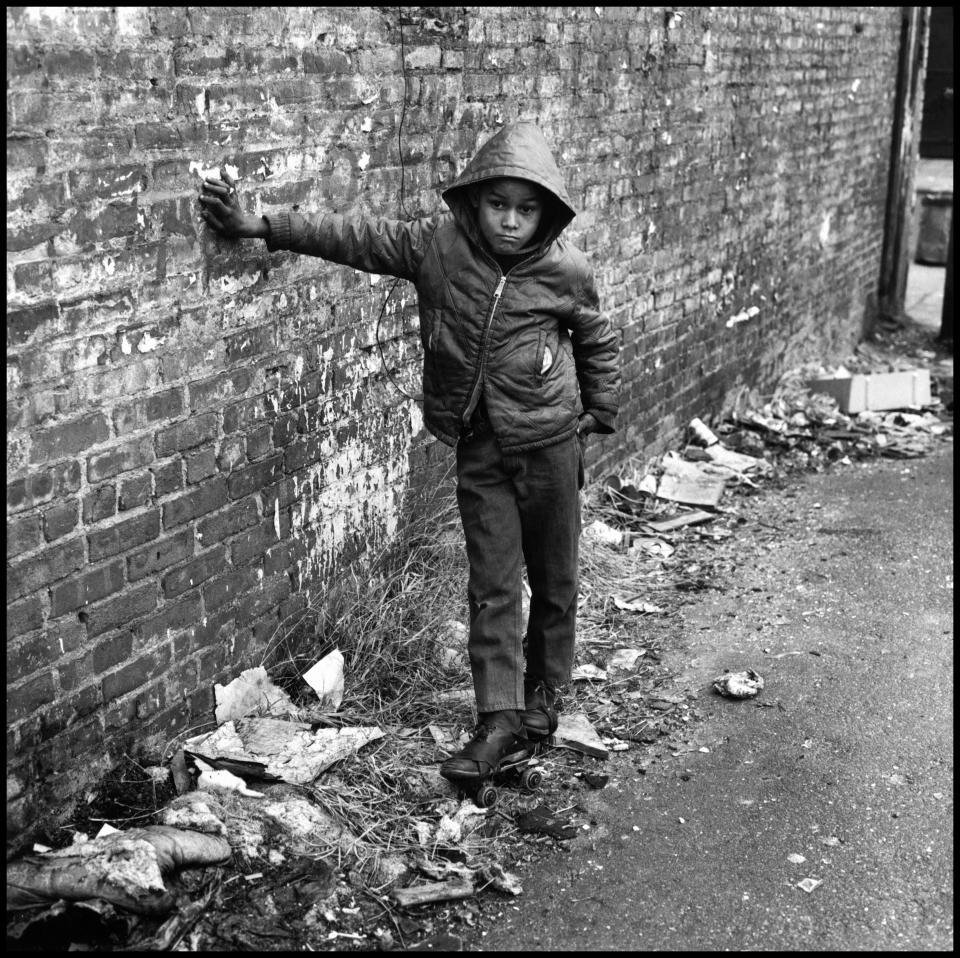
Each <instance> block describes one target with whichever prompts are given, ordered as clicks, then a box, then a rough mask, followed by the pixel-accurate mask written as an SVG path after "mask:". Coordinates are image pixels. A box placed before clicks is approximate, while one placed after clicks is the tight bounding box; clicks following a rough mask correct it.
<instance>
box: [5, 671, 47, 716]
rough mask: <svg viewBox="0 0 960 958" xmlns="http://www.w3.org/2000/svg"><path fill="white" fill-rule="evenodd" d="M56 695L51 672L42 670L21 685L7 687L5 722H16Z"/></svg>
mask: <svg viewBox="0 0 960 958" xmlns="http://www.w3.org/2000/svg"><path fill="white" fill-rule="evenodd" d="M55 695H56V689H55V688H54V684H53V674H52V673H51V672H44V673H42V674H41V675H38V676H36V677H35V678H32V679H29V680H28V681H26V682H24V683H22V684H21V685H13V686H8V687H7V723H8V724H9V723H10V722H18V721H20V719H23V718H26V717H27V716H28V715H30V714H31V713H33V712H36V711H37V709H39V708H41V707H42V706H44V705H46V704H47V703H48V702H52V701H53V698H54V696H55Z"/></svg>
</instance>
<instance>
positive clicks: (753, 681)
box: [713, 669, 763, 699]
mask: <svg viewBox="0 0 960 958" xmlns="http://www.w3.org/2000/svg"><path fill="white" fill-rule="evenodd" d="M713 687H714V689H716V691H717V692H719V693H720V694H721V695H726V696H727V697H729V698H734V699H749V698H753V697H754V696H755V695H756V694H757V693H758V692H759V691H760V690H761V689H762V688H763V679H762V678H761V677H760V675H758V674H757V673H756V672H755V671H754V670H753V669H747V670H746V671H745V672H725V673H724V674H723V675H720V676H717V678H715V679H714V680H713Z"/></svg>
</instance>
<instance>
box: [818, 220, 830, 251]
mask: <svg viewBox="0 0 960 958" xmlns="http://www.w3.org/2000/svg"><path fill="white" fill-rule="evenodd" d="M832 216H833V213H827V215H826V216H825V217H824V218H823V223H821V224H820V235H819V239H820V245H821V246H826V245H827V243H828V242H829V241H830V218H831V217H832Z"/></svg>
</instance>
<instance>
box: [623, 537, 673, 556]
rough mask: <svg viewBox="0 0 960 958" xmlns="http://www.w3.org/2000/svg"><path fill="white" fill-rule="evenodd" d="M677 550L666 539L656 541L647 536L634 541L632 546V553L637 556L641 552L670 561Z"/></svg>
mask: <svg viewBox="0 0 960 958" xmlns="http://www.w3.org/2000/svg"><path fill="white" fill-rule="evenodd" d="M675 551H676V550H675V549H674V547H673V546H672V545H670V543H669V542H667V541H666V540H665V539H656V538H652V537H647V536H641V537H640V538H637V539H634V540H633V542H632V543H631V544H630V553H631V554H632V555H637V554H639V553H641V552H643V553H646V554H647V555H651V556H659V557H660V558H661V559H669V558H670V556H672V555H673V553H674V552H675Z"/></svg>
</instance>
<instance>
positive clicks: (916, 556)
mask: <svg viewBox="0 0 960 958" xmlns="http://www.w3.org/2000/svg"><path fill="white" fill-rule="evenodd" d="M753 508H754V512H753V518H752V520H749V521H748V523H747V524H746V525H745V526H744V527H743V529H742V531H741V533H740V534H739V536H738V538H740V539H742V542H743V550H742V562H741V564H740V565H739V566H738V568H737V569H736V570H735V573H734V575H733V578H732V581H730V582H728V583H726V584H725V587H724V588H723V589H718V590H708V591H706V592H704V593H702V595H701V597H700V598H699V599H698V601H697V602H696V603H694V604H692V605H690V606H687V607H686V608H685V609H684V612H683V617H682V619H683V621H682V625H681V626H679V627H678V634H677V636H676V642H675V644H674V649H673V651H672V652H671V653H670V664H671V666H672V670H673V674H674V675H675V681H674V686H675V690H676V691H678V692H681V693H686V694H688V695H691V696H696V697H695V699H692V701H695V703H696V712H697V713H698V715H699V718H698V720H697V721H696V722H694V723H692V727H691V729H690V737H689V739H688V741H687V742H686V743H685V744H684V745H683V746H682V747H679V748H677V749H676V750H675V751H674V752H671V753H667V754H663V755H662V756H661V757H660V758H659V760H658V761H655V762H653V763H652V764H650V765H649V767H648V768H646V769H645V770H644V772H643V773H641V771H640V768H641V767H642V763H639V764H638V761H637V760H638V754H637V753H635V752H633V751H626V752H617V753H612V754H611V757H610V759H609V760H608V761H607V763H606V769H605V770H606V771H607V772H608V773H609V774H610V776H611V778H610V781H609V783H608V785H607V786H606V787H605V788H603V789H601V790H599V791H596V792H592V793H590V796H589V799H588V808H587V813H588V815H589V820H588V821H587V822H586V823H585V824H587V825H588V826H589V827H588V828H586V829H583V830H582V831H581V833H580V835H579V836H578V837H577V838H576V839H574V840H573V841H569V842H564V843H562V844H561V845H560V846H559V847H558V848H557V849H556V850H553V851H551V852H550V853H549V854H547V855H545V856H544V857H542V858H541V859H540V860H539V861H537V862H535V863H531V864H530V865H529V866H528V867H527V868H526V869H525V871H524V873H523V875H522V879H523V889H524V890H523V894H522V895H521V896H520V897H518V898H517V899H516V900H504V902H503V906H502V908H501V909H500V910H499V912H492V913H491V912H487V916H488V920H484V921H483V922H482V923H481V924H479V925H478V926H477V928H476V929H475V930H474V931H473V932H472V933H471V934H470V935H469V936H468V937H466V938H465V939H464V948H465V950H478V951H591V950H600V951H602V950H639V951H650V950H781V949H788V950H821V949H836V950H951V949H952V948H953V443H952V441H951V442H946V443H942V444H940V445H939V446H937V447H936V449H935V451H934V452H933V453H931V454H930V455H929V456H926V457H924V458H920V459H911V460H893V459H883V460H876V461H870V462H865V463H851V464H849V465H843V464H835V465H834V466H833V467H831V468H830V469H828V470H826V471H824V472H822V473H812V474H805V475H801V476H798V477H796V481H795V482H793V483H792V484H791V485H789V486H788V488H786V489H784V490H780V491H767V492H765V493H764V494H763V496H762V497H759V498H758V499H757V502H756V503H755V504H754V507H753ZM751 523H752V524H751ZM751 529H753V530H756V531H757V535H756V536H755V537H754V539H752V538H751ZM760 531H762V532H763V533H764V535H763V536H761V535H759V532H760ZM747 668H752V669H755V670H756V671H757V672H758V673H759V674H760V675H761V676H762V677H763V679H764V683H765V687H764V689H763V691H762V692H761V693H760V694H759V695H758V696H757V698H756V699H746V700H731V699H726V698H723V697H721V696H719V695H718V694H716V693H715V692H714V691H713V689H712V681H713V679H714V678H715V677H716V676H718V675H719V674H721V673H723V672H724V670H727V669H729V670H731V671H740V670H743V669H747Z"/></svg>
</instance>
